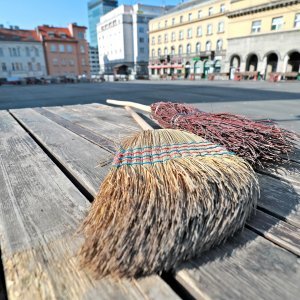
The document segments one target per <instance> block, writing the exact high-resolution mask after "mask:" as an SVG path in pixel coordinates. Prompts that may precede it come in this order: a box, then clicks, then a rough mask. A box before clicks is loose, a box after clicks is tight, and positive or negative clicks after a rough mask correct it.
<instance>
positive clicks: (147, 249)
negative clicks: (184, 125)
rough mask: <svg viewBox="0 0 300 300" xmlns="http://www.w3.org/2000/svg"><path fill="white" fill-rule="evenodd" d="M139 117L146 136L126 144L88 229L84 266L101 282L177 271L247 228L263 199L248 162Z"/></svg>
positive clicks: (85, 228)
mask: <svg viewBox="0 0 300 300" xmlns="http://www.w3.org/2000/svg"><path fill="white" fill-rule="evenodd" d="M128 109H129V108H128ZM129 110H130V109H129ZM132 114H133V115H134V116H135V117H136V119H137V120H138V122H139V124H140V125H141V126H142V128H143V129H144V130H145V131H142V132H141V133H138V134H135V135H133V136H132V137H129V138H127V139H125V140H124V141H123V142H122V143H121V146H120V148H119V150H118V152H117V153H116V156H115V158H114V162H113V165H112V168H111V170H110V171H109V173H108V175H107V177H106V178H105V179H104V181H103V183H102V185H101V187H100V190H99V192H98V194H97V196H96V198H95V201H94V202H93V204H92V207H91V210H90V212H89V214H88V216H87V217H86V219H85V220H84V222H83V224H82V227H81V231H82V232H83V235H84V239H85V241H84V244H83V246H82V248H81V250H80V252H79V256H80V259H81V263H82V265H83V266H84V267H86V268H88V269H90V270H91V271H92V272H93V273H94V274H95V275H96V277H103V276H106V275H112V276H115V277H118V278H121V277H127V278H132V277H138V276H143V275H150V274H153V273H161V272H163V271H170V270H172V269H175V268H176V267H177V266H178V265H179V264H180V263H182V262H183V261H185V260H188V259H190V258H193V257H196V256H199V255H200V254H201V253H202V252H203V251H205V250H208V249H210V248H211V247H213V246H215V245H219V244H221V243H223V242H224V241H225V240H226V239H227V238H228V237H230V236H232V235H233V234H234V233H235V232H236V231H237V230H238V229H240V228H242V227H243V226H244V224H245V221H246V219H247V218H248V217H249V215H250V213H251V211H252V210H253V208H254V207H255V206H256V202H257V197H258V194H259V188H258V183H257V178H256V175H255V173H254V171H253V169H252V167H251V166H250V165H249V164H248V163H247V162H246V161H245V160H243V159H241V158H239V157H238V156H236V155H234V154H233V153H231V152H228V151H227V150H226V149H225V148H223V147H220V146H218V145H215V144H213V143H211V142H208V141H206V140H204V139H203V138H201V137H199V136H197V135H194V134H192V133H188V132H184V131H180V130H175V129H158V130H153V128H152V127H150V126H149V125H148V124H147V123H145V122H143V120H142V119H141V117H139V116H138V115H137V114H135V113H134V112H133V113H132Z"/></svg>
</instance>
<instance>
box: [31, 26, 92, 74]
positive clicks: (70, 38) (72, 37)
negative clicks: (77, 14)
mask: <svg viewBox="0 0 300 300" xmlns="http://www.w3.org/2000/svg"><path fill="white" fill-rule="evenodd" d="M85 32H86V27H84V26H78V25H77V24H76V23H73V24H70V25H69V26H68V28H61V27H54V26H48V25H43V26H38V27H37V29H36V33H37V35H38V38H39V40H40V41H41V42H42V44H43V47H44V52H45V58H46V65H47V70H48V74H49V75H51V76H70V77H75V76H83V77H90V66H89V49H88V43H87V41H86V39H85Z"/></svg>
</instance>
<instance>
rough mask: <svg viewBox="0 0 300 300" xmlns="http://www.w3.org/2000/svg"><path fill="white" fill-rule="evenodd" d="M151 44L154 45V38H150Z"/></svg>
mask: <svg viewBox="0 0 300 300" xmlns="http://www.w3.org/2000/svg"><path fill="white" fill-rule="evenodd" d="M151 44H152V45H155V37H154V36H153V37H152V38H151Z"/></svg>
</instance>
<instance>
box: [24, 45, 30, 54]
mask: <svg viewBox="0 0 300 300" xmlns="http://www.w3.org/2000/svg"><path fill="white" fill-rule="evenodd" d="M25 53H26V56H30V49H29V47H26V48H25Z"/></svg>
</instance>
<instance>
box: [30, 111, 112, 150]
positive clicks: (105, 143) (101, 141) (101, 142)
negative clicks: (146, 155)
mask: <svg viewBox="0 0 300 300" xmlns="http://www.w3.org/2000/svg"><path fill="white" fill-rule="evenodd" d="M33 110H34V111H36V112H38V113H39V114H41V115H43V116H45V117H47V118H48V119H50V120H51V121H53V122H55V123H57V124H58V125H60V126H62V127H64V128H66V129H68V130H70V131H72V132H74V133H76V134H77V135H79V136H81V137H83V138H85V139H86V140H88V141H90V142H92V143H94V144H96V145H98V146H100V147H101V148H103V149H105V150H107V151H109V152H111V153H115V151H116V144H113V143H112V141H111V140H110V139H108V138H106V137H104V136H101V135H100V134H99V133H97V134H95V133H94V132H93V131H90V130H89V129H86V128H84V127H82V126H80V125H77V124H74V123H72V122H70V121H68V120H67V119H65V118H63V117H61V116H59V115H57V114H54V113H52V112H51V111H48V110H46V109H44V108H34V109H33Z"/></svg>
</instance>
